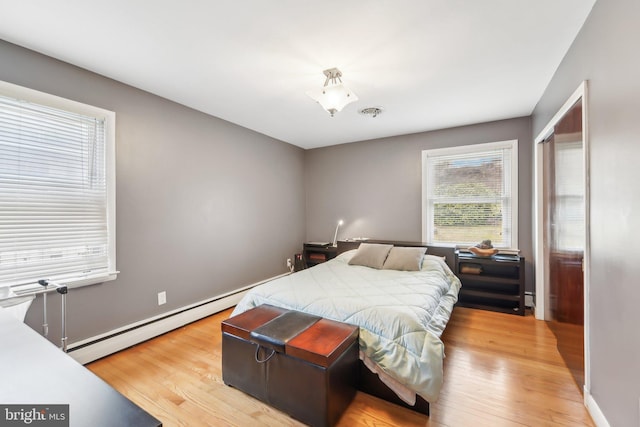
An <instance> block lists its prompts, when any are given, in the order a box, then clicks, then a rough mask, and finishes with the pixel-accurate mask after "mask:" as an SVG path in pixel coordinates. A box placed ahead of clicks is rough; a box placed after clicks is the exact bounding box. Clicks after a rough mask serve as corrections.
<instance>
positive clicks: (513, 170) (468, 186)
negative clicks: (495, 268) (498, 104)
mask: <svg viewBox="0 0 640 427" xmlns="http://www.w3.org/2000/svg"><path fill="white" fill-rule="evenodd" d="M516 143H517V141H506V142H499V143H489V144H478V145H470V146H463V147H454V148H445V149H435V150H425V151H424V152H423V181H424V182H423V188H424V191H423V205H424V214H423V217H424V220H423V224H424V226H423V234H424V235H423V238H424V239H425V241H427V242H428V243H431V244H444V245H473V244H477V243H479V242H480V241H482V240H487V239H488V240H491V242H492V244H493V246H494V247H498V248H514V249H515V248H517V204H516V201H517V149H516V148H515V147H517V145H516Z"/></svg>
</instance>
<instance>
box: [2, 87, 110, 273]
mask: <svg viewBox="0 0 640 427" xmlns="http://www.w3.org/2000/svg"><path fill="white" fill-rule="evenodd" d="M114 130H115V113H113V112H110V111H106V110H102V109H99V108H96V107H91V106H88V105H84V104H80V103H77V102H74V101H69V100H65V99H62V98H58V97H55V96H52V95H47V94H44V93H41V92H37V91H33V90H30V89H26V88H22V87H19V86H15V85H11V84H9V83H4V82H0V206H1V208H0V286H3V285H10V286H19V285H27V286H33V285H34V284H35V283H36V282H37V281H38V280H39V279H51V280H54V281H58V282H61V283H64V284H67V285H83V284H91V283H98V282H103V281H106V280H112V279H115V274H116V265H115V135H114Z"/></svg>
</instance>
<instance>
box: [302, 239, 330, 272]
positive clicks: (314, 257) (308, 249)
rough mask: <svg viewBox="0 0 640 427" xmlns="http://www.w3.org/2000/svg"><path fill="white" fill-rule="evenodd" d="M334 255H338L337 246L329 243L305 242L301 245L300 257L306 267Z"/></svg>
mask: <svg viewBox="0 0 640 427" xmlns="http://www.w3.org/2000/svg"><path fill="white" fill-rule="evenodd" d="M336 255H338V248H337V247H336V246H332V245H331V244H329V245H325V244H318V243H305V244H304V245H303V251H302V257H303V258H304V262H305V264H306V265H307V267H313V266H314V265H316V264H320V263H323V262H325V261H328V260H330V259H331V258H335V257H336Z"/></svg>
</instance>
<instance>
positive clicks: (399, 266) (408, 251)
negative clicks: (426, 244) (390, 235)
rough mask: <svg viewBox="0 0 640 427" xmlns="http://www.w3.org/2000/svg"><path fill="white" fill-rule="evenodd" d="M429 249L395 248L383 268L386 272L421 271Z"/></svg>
mask: <svg viewBox="0 0 640 427" xmlns="http://www.w3.org/2000/svg"><path fill="white" fill-rule="evenodd" d="M426 251H427V248H405V247H399V246H394V247H393V248H392V249H391V251H390V252H389V256H388V257H387V260H386V261H385V262H384V265H383V266H382V268H383V269H385V270H402V271H420V267H421V266H422V259H423V258H424V254H425V252H426Z"/></svg>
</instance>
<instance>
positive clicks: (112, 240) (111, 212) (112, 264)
mask: <svg viewBox="0 0 640 427" xmlns="http://www.w3.org/2000/svg"><path fill="white" fill-rule="evenodd" d="M0 95H2V96H4V97H8V98H14V99H16V100H21V101H26V102H30V103H34V104H39V105H43V106H47V107H50V108H56V109H60V110H63V111H67V112H71V113H77V114H82V115H86V116H91V117H94V118H97V119H100V120H104V129H105V135H104V137H105V153H104V154H105V173H106V198H107V207H106V210H107V212H106V218H107V220H106V225H107V236H108V237H107V245H108V250H107V251H108V264H109V265H108V271H107V272H106V273H104V274H100V275H96V276H89V277H83V278H79V279H76V280H66V281H65V282H64V284H65V285H67V286H68V287H69V288H73V287H81V286H87V285H93V284H97V283H103V282H107V281H111V280H115V279H116V278H117V275H118V273H119V271H118V270H117V268H116V166H115V163H116V151H115V150H116V113H115V112H113V111H109V110H106V109H104V108H100V107H95V106H92V105H88V104H84V103H81V102H77V101H73V100H70V99H66V98H62V97H59V96H56V95H51V94H48V93H45V92H40V91H37V90H34V89H30V88H26V87H23V86H19V85H15V84H12V83H8V82H4V81H0ZM0 285H1V284H0ZM11 288H12V289H13V290H14V291H16V292H28V291H31V290H34V289H40V288H41V286H40V285H38V284H31V283H27V284H20V285H12V286H11Z"/></svg>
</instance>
